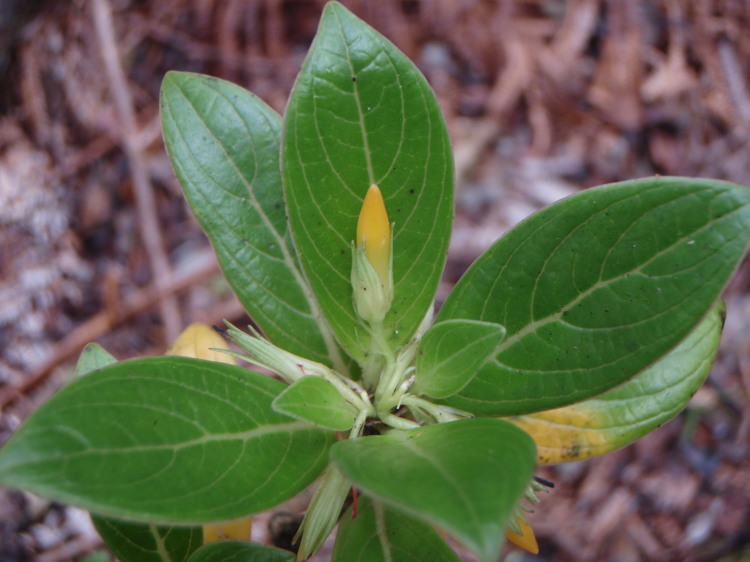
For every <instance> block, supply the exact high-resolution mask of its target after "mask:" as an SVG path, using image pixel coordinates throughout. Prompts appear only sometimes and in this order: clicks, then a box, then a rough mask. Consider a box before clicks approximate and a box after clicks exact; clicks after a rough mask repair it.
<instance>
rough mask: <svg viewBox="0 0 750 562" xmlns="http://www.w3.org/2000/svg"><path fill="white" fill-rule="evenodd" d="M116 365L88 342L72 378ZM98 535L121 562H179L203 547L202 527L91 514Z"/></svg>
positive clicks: (109, 356)
mask: <svg viewBox="0 0 750 562" xmlns="http://www.w3.org/2000/svg"><path fill="white" fill-rule="evenodd" d="M115 363H117V359H115V358H114V357H113V356H112V355H111V354H110V353H109V352H108V351H106V350H105V349H104V348H103V347H102V346H100V345H98V344H95V343H90V344H88V345H87V346H86V347H84V348H83V351H82V352H81V356H80V357H79V358H78V363H77V365H76V370H75V375H76V376H77V377H81V376H84V375H88V374H89V373H91V372H93V371H96V370H98V369H101V368H103V367H107V366H109V365H113V364H115ZM91 521H93V523H94V526H95V527H96V530H97V532H98V533H99V536H101V538H102V540H104V542H105V544H106V545H107V547H108V548H109V549H110V550H111V551H112V552H113V553H114V554H115V556H117V558H118V559H120V560H122V561H123V562H129V561H137V562H181V561H183V560H187V557H188V556H190V554H191V553H192V552H193V551H194V550H195V549H197V548H198V547H200V546H201V545H202V544H203V529H202V528H201V527H185V526H182V525H181V526H167V525H155V524H153V523H141V522H136V521H123V520H121V519H114V518H112V517H102V516H101V515H97V514H94V513H92V514H91Z"/></svg>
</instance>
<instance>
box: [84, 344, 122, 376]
mask: <svg viewBox="0 0 750 562" xmlns="http://www.w3.org/2000/svg"><path fill="white" fill-rule="evenodd" d="M114 363H117V359H115V358H114V357H113V356H112V354H110V353H109V352H108V351H107V350H106V349H104V348H103V347H102V346H101V345H99V344H98V343H90V344H88V345H87V346H86V347H84V348H83V351H82V352H81V356H80V357H79V358H78V363H76V370H75V372H74V373H73V376H74V377H82V376H83V375H86V374H88V373H90V372H92V371H96V370H97V369H101V368H102V367H106V366H108V365H113V364H114Z"/></svg>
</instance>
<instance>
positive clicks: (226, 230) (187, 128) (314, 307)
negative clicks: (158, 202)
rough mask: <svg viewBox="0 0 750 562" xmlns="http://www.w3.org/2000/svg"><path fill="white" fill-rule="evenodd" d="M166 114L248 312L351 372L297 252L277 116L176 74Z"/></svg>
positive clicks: (186, 179)
mask: <svg viewBox="0 0 750 562" xmlns="http://www.w3.org/2000/svg"><path fill="white" fill-rule="evenodd" d="M161 118H162V127H163V129H164V141H165V143H166V146H167V152H168V153H169V157H170V159H171V161H172V166H173V167H174V170H175V174H176V175H177V178H178V179H179V181H180V184H181V185H182V188H183V190H184V192H185V197H186V198H187V200H188V202H189V203H190V206H191V207H192V209H193V212H194V213H195V215H196V216H197V217H198V220H199V221H200V223H201V226H202V227H203V230H205V232H206V234H207V235H208V237H209V239H210V240H211V243H212V244H213V247H214V251H215V252H216V256H217V258H218V260H219V263H220V265H221V268H222V271H223V272H224V275H225V276H226V278H227V280H228V281H229V283H230V285H231V286H232V289H233V290H234V292H235V293H236V295H237V297H238V298H239V299H240V302H242V304H243V305H244V306H245V308H246V309H247V310H248V312H249V313H250V316H252V318H253V320H254V321H255V322H256V323H257V324H258V325H259V326H260V327H261V329H262V330H263V332H264V333H265V334H266V335H267V336H268V338H269V339H270V340H271V341H273V342H275V343H276V344H277V345H279V346H280V347H283V348H285V349H288V350H289V351H291V352H293V353H296V354H298V355H302V356H304V357H308V358H310V359H314V360H316V361H320V362H323V363H326V364H328V365H330V366H334V367H336V368H338V369H341V370H343V372H345V370H344V369H345V367H344V359H343V358H342V355H341V352H340V350H339V348H338V347H337V345H336V343H335V341H334V338H333V335H332V334H331V333H330V330H329V328H328V327H327V325H326V322H325V319H324V318H323V315H322V313H321V311H320V309H319V306H318V304H317V302H316V301H315V297H314V296H313V295H312V293H311V292H310V289H309V287H308V286H307V283H306V282H305V280H304V278H303V276H302V273H301V272H300V270H299V266H298V264H297V261H296V258H295V255H294V248H293V246H292V242H291V236H290V233H289V228H288V224H287V220H286V214H285V207H284V196H283V190H282V187H281V171H280V168H279V150H280V148H279V144H280V138H281V118H280V117H279V115H278V114H277V113H275V112H274V111H273V110H272V109H271V108H269V107H268V106H267V105H266V104H264V103H263V102H262V101H260V100H259V99H258V98H257V97H255V96H253V95H252V94H251V93H249V92H248V91H246V90H243V89H242V88H240V87H238V86H235V85H234V84H230V83H229V82H224V81H223V80H218V79H216V78H212V77H209V76H202V75H199V74H190V73H186V72H169V73H167V75H166V76H165V77H164V81H163V83H162V88H161Z"/></svg>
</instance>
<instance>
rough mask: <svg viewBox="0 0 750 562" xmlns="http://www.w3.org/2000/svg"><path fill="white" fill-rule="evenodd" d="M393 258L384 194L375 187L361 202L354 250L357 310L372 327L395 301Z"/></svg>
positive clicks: (371, 187) (355, 304) (353, 283)
mask: <svg viewBox="0 0 750 562" xmlns="http://www.w3.org/2000/svg"><path fill="white" fill-rule="evenodd" d="M391 259H392V256H391V225H390V223H389V222H388V213H387V212H386V210H385V203H384V202H383V195H382V194H381V193H380V189H379V188H378V186H377V185H374V184H373V185H371V186H370V189H369V190H368V191H367V195H366V196H365V200H364V202H363V203H362V211H361V212H360V213H359V220H358V221H357V241H356V246H355V247H354V248H353V251H352V288H353V290H354V308H355V310H356V311H357V314H358V315H359V317H360V318H362V319H363V320H366V321H367V322H370V323H371V324H373V323H378V322H381V321H382V320H383V318H384V317H385V314H386V312H388V309H389V308H390V307H391V302H392V301H393V274H392V267H391Z"/></svg>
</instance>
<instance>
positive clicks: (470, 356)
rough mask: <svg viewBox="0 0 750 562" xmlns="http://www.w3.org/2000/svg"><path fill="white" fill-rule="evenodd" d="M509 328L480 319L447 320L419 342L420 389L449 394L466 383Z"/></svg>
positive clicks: (430, 393) (439, 395)
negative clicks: (479, 320)
mask: <svg viewBox="0 0 750 562" xmlns="http://www.w3.org/2000/svg"><path fill="white" fill-rule="evenodd" d="M504 337H505V328H504V327H503V326H500V325H499V324H492V323H490V322H478V321H476V320H446V321H445V322H441V323H439V324H435V325H434V326H432V327H431V328H430V329H429V330H427V332H426V333H425V335H424V336H423V337H422V340H421V341H420V342H419V355H418V356H417V365H416V367H417V370H416V376H417V378H416V384H415V386H414V389H415V391H416V392H419V393H422V394H425V395H427V396H432V397H433V398H446V397H448V396H450V395H451V394H455V393H456V392H458V391H459V390H461V389H462V388H463V387H464V386H466V385H467V384H468V383H469V381H471V379H472V378H474V376H475V375H476V374H477V372H478V370H479V368H480V367H481V366H482V365H483V364H484V363H485V362H486V361H487V360H488V359H489V358H490V357H491V356H492V355H493V352H494V351H495V350H496V349H497V345H498V344H499V343H500V342H501V341H502V339H503V338H504Z"/></svg>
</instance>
